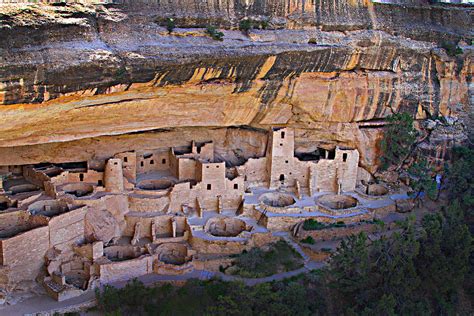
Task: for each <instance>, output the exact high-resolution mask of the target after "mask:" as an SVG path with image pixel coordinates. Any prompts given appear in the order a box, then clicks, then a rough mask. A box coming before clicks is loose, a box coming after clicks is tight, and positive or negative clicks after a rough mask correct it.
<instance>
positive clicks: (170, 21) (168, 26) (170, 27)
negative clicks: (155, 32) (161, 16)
mask: <svg viewBox="0 0 474 316" xmlns="http://www.w3.org/2000/svg"><path fill="white" fill-rule="evenodd" d="M175 27H176V23H175V22H174V19H173V18H167V19H166V29H167V30H168V33H170V34H171V32H173V30H174V28H175Z"/></svg>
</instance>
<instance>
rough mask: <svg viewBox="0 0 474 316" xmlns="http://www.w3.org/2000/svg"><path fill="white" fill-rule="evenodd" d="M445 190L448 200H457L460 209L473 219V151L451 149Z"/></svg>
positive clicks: (468, 149) (458, 148)
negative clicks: (450, 160)
mask: <svg viewBox="0 0 474 316" xmlns="http://www.w3.org/2000/svg"><path fill="white" fill-rule="evenodd" d="M447 182H448V186H447V188H448V189H447V190H448V196H449V199H450V200H454V199H459V203H460V205H461V207H462V208H463V209H465V210H468V213H467V214H466V215H468V216H469V217H474V149H472V148H468V147H456V148H454V149H453V157H452V164H451V166H449V167H448V171H447Z"/></svg>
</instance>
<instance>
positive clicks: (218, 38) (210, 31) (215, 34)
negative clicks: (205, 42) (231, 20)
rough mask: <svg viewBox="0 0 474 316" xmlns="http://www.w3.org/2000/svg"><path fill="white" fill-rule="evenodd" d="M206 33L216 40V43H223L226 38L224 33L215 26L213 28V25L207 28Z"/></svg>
mask: <svg viewBox="0 0 474 316" xmlns="http://www.w3.org/2000/svg"><path fill="white" fill-rule="evenodd" d="M206 33H207V34H208V35H209V36H210V37H211V38H212V39H213V40H216V41H222V40H223V37H224V33H222V32H220V31H218V30H217V28H216V27H215V26H212V25H209V26H208V27H207V28H206Z"/></svg>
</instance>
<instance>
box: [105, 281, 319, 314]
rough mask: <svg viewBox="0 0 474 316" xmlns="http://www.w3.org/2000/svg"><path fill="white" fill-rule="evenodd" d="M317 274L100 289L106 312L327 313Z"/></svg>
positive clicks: (136, 283)
mask: <svg viewBox="0 0 474 316" xmlns="http://www.w3.org/2000/svg"><path fill="white" fill-rule="evenodd" d="M319 282H320V281H319V276H318V275H316V274H315V273H310V274H307V275H300V276H298V277H293V278H291V279H287V280H283V281H278V282H273V283H263V284H258V285H255V286H253V287H249V286H245V285H244V284H242V283H239V282H223V281H219V280H209V281H199V280H190V281H188V282H187V283H186V284H185V285H184V286H182V287H174V286H172V285H170V284H164V285H157V286H155V287H150V288H147V287H145V286H144V285H143V284H142V283H141V282H138V281H136V280H135V281H132V282H130V283H129V284H127V285H126V286H125V287H124V288H122V289H115V288H113V287H110V286H106V287H105V288H104V289H103V290H102V291H97V299H98V303H99V304H98V308H99V311H100V312H101V313H103V314H107V315H170V316H171V315H222V316H227V315H231V316H232V315H235V316H237V315H323V314H324V310H325V305H324V299H323V297H322V294H321V291H320V288H321V286H320V285H319Z"/></svg>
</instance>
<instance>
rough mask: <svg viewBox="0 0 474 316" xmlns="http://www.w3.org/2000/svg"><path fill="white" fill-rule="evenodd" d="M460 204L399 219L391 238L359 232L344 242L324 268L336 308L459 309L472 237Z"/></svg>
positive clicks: (388, 311) (377, 311)
mask: <svg viewBox="0 0 474 316" xmlns="http://www.w3.org/2000/svg"><path fill="white" fill-rule="evenodd" d="M463 219H464V216H463V212H462V209H461V208H460V207H459V205H458V204H453V205H452V206H450V207H449V208H448V209H446V210H445V211H444V212H443V213H434V214H430V215H427V216H426V217H424V218H423V221H422V227H421V230H418V231H417V230H416V229H415V226H414V220H413V219H409V220H407V221H405V222H403V223H402V227H401V230H400V231H399V232H395V233H393V234H392V235H391V236H390V237H382V238H380V239H378V240H375V241H372V242H371V241H369V240H368V238H367V236H366V235H365V234H363V233H361V234H359V235H357V236H352V237H350V238H349V239H348V240H347V241H345V242H343V243H342V244H341V246H340V248H339V249H338V251H337V252H336V254H335V255H334V256H333V257H332V261H331V264H330V268H329V269H328V271H327V273H326V277H327V279H328V282H329V285H330V287H331V289H332V290H333V295H334V297H335V298H336V299H337V300H338V301H340V302H342V304H339V305H338V307H339V310H338V313H342V314H362V315H395V314H396V315H399V314H401V315H428V314H437V315H445V314H453V313H456V312H458V308H459V305H458V298H459V291H460V289H461V288H462V284H463V280H464V278H465V276H466V274H467V272H468V271H469V255H470V253H471V236H470V234H469V231H468V229H467V226H466V225H465V224H464V222H463Z"/></svg>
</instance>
